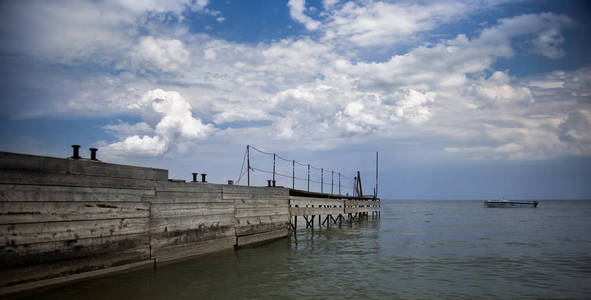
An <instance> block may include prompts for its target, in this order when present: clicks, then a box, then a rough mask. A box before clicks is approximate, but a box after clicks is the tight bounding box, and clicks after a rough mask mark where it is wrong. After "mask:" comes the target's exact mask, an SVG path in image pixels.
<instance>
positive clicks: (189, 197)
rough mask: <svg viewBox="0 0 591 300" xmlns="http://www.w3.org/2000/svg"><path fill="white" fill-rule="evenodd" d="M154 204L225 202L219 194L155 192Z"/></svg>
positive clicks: (228, 201)
mask: <svg viewBox="0 0 591 300" xmlns="http://www.w3.org/2000/svg"><path fill="white" fill-rule="evenodd" d="M153 202H154V203H209V202H227V203H233V201H232V200H225V199H223V198H222V194H221V193H197V192H169V191H157V192H156V199H154V201H153Z"/></svg>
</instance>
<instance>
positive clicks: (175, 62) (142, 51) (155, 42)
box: [131, 36, 190, 71]
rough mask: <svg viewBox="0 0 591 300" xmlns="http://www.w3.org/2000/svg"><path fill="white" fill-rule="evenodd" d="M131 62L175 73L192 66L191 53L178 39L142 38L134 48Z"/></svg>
mask: <svg viewBox="0 0 591 300" xmlns="http://www.w3.org/2000/svg"><path fill="white" fill-rule="evenodd" d="M131 60H132V61H133V63H134V64H135V65H142V66H145V67H146V68H148V69H149V68H157V69H160V70H162V71H175V70H178V69H179V68H180V67H183V66H184V67H188V65H189V64H190V57H189V52H188V51H187V50H186V49H185V46H184V45H183V42H181V41H180V40H178V39H162V38H154V37H152V36H147V37H142V38H141V39H140V40H139V42H138V44H137V45H136V46H134V48H133V50H132V54H131Z"/></svg>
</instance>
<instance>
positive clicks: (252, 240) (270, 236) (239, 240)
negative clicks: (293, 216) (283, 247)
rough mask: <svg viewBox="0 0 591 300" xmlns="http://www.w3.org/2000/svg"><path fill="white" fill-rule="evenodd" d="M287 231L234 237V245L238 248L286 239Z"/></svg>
mask: <svg viewBox="0 0 591 300" xmlns="http://www.w3.org/2000/svg"><path fill="white" fill-rule="evenodd" d="M288 234H289V231H288V230H287V229H282V230H275V231H269V232H264V233H257V234H251V235H243V236H238V237H236V245H237V246H238V247H242V246H247V245H253V244H257V243H262V242H268V241H273V240H276V239H280V238H284V237H287V235H288Z"/></svg>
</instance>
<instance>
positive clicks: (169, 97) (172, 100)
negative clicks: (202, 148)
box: [106, 89, 214, 155]
mask: <svg viewBox="0 0 591 300" xmlns="http://www.w3.org/2000/svg"><path fill="white" fill-rule="evenodd" d="M131 106H132V108H134V109H137V110H140V111H148V113H155V114H157V115H158V116H160V117H161V118H160V120H159V121H158V123H157V124H156V126H155V128H154V133H155V135H154V136H148V135H143V136H141V137H140V135H139V134H135V135H133V136H128V137H126V138H125V139H123V140H122V141H119V142H115V143H112V144H110V145H108V146H107V148H106V151H107V152H108V153H113V154H144V155H162V154H164V153H166V152H169V151H175V150H177V151H178V150H181V151H182V150H184V149H185V148H187V145H186V143H187V142H195V141H199V140H202V139H204V138H206V137H207V136H208V135H210V134H211V133H212V132H213V130H214V128H213V126H212V125H211V124H207V125H205V124H203V123H202V122H201V120H199V119H195V118H194V117H193V113H192V112H191V104H189V102H187V100H186V99H185V98H183V97H182V96H181V95H180V94H179V93H178V92H175V91H164V90H161V89H155V90H151V91H149V92H147V93H146V94H145V95H144V96H143V97H142V99H141V100H140V101H138V102H137V103H134V104H132V105H131ZM144 124H145V123H138V124H135V125H131V126H125V125H124V126H121V125H119V126H112V127H111V128H109V129H113V128H114V129H116V130H118V131H121V129H122V128H124V129H133V130H137V129H139V128H141V129H148V128H150V127H149V125H147V124H146V125H144ZM126 127H127V128H126Z"/></svg>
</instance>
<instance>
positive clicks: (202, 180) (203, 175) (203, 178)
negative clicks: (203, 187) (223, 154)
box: [201, 173, 207, 183]
mask: <svg viewBox="0 0 591 300" xmlns="http://www.w3.org/2000/svg"><path fill="white" fill-rule="evenodd" d="M205 176H207V174H205V173H201V182H203V183H207V181H205Z"/></svg>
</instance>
